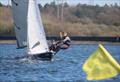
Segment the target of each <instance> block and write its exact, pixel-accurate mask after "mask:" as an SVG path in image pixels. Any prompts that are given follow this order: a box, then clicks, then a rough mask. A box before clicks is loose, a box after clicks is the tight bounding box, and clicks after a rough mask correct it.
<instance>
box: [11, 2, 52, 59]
mask: <svg viewBox="0 0 120 82" xmlns="http://www.w3.org/2000/svg"><path fill="white" fill-rule="evenodd" d="M12 10H13V19H14V25H15V33H16V39H17V47H18V48H24V47H27V52H28V54H29V55H37V56H41V57H50V58H51V53H50V51H49V47H48V44H47V40H46V37H45V32H44V28H43V25H42V20H41V16H40V11H39V8H38V5H37V2H36V0H12ZM46 54H47V55H46Z"/></svg>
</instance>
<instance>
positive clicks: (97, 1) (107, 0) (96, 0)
mask: <svg viewBox="0 0 120 82" xmlns="http://www.w3.org/2000/svg"><path fill="white" fill-rule="evenodd" d="M53 1H55V0H37V2H38V3H40V4H41V5H42V6H44V5H45V4H47V3H48V4H50V3H51V2H53ZM65 2H67V3H68V4H69V5H77V4H79V3H80V4H88V5H99V6H104V5H105V4H107V5H115V4H117V5H119V6H120V0H74V1H73V0H65V1H64V3H65ZM0 3H2V4H4V5H8V4H11V2H10V0H0ZM59 3H60V1H59Z"/></svg>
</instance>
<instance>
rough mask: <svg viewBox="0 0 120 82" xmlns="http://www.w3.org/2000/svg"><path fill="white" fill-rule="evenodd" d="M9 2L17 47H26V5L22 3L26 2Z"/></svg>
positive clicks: (16, 0) (21, 0)
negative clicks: (10, 3)
mask: <svg viewBox="0 0 120 82" xmlns="http://www.w3.org/2000/svg"><path fill="white" fill-rule="evenodd" d="M11 1H12V10H13V19H14V25H15V33H16V39H17V47H18V48H23V47H26V46H27V44H26V42H27V13H28V4H27V3H25V2H24V1H26V0H11Z"/></svg>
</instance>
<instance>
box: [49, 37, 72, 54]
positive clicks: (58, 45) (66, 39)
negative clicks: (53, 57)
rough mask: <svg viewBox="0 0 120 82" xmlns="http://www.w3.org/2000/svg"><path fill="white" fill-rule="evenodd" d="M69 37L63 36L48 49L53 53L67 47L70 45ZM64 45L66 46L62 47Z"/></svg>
mask: <svg viewBox="0 0 120 82" xmlns="http://www.w3.org/2000/svg"><path fill="white" fill-rule="evenodd" d="M70 42H71V40H70V38H69V37H68V36H64V37H63V38H62V40H61V41H59V42H56V44H52V45H51V46H50V47H49V49H50V50H51V51H53V52H55V53H57V52H58V51H60V49H68V48H69V47H70ZM64 45H66V46H67V47H64Z"/></svg>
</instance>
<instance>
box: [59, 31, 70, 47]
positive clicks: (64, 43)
mask: <svg viewBox="0 0 120 82" xmlns="http://www.w3.org/2000/svg"><path fill="white" fill-rule="evenodd" d="M60 37H61V42H62V45H61V49H68V48H69V47H70V42H71V39H70V37H69V36H68V34H67V32H60Z"/></svg>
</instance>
